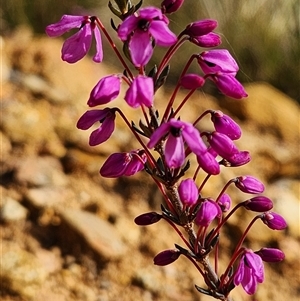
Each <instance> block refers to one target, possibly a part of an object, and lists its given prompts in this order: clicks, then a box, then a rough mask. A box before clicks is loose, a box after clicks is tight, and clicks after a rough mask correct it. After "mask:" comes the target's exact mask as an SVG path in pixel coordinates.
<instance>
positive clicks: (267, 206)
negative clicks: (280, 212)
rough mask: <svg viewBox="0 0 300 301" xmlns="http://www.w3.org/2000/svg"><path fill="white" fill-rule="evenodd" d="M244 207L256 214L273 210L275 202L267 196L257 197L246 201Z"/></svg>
mask: <svg viewBox="0 0 300 301" xmlns="http://www.w3.org/2000/svg"><path fill="white" fill-rule="evenodd" d="M244 207H245V208H246V209H248V210H251V211H255V212H266V211H269V210H271V209H272V208H273V202H272V201H271V200H270V199H268V198H267V197H265V196H256V197H254V198H251V199H249V200H247V201H245V202H244Z"/></svg>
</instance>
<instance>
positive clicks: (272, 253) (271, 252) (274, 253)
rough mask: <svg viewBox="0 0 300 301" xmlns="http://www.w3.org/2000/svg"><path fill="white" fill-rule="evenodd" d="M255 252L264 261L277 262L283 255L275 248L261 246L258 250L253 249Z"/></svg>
mask: <svg viewBox="0 0 300 301" xmlns="http://www.w3.org/2000/svg"><path fill="white" fill-rule="evenodd" d="M255 254H257V255H259V256H260V257H261V259H262V260H263V261H265V262H279V261H282V260H283V259H284V257H285V255H284V253H283V252H282V251H281V250H279V249H275V248H261V249H260V250H259V251H255Z"/></svg>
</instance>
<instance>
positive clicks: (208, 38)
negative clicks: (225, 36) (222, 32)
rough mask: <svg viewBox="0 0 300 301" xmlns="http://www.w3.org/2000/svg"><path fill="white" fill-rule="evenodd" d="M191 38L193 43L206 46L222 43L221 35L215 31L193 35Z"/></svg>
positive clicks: (215, 45)
mask: <svg viewBox="0 0 300 301" xmlns="http://www.w3.org/2000/svg"><path fill="white" fill-rule="evenodd" d="M189 40H190V42H192V43H193V44H195V45H197V46H200V47H204V48H211V47H217V46H219V45H220V44H221V43H222V40H221V37H220V36H219V35H218V34H216V33H214V32H210V33H208V34H205V35H203V36H198V37H191V38H190V39H189Z"/></svg>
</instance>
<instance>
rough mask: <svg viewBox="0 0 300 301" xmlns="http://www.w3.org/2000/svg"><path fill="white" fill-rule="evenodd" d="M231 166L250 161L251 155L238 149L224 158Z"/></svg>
mask: <svg viewBox="0 0 300 301" xmlns="http://www.w3.org/2000/svg"><path fill="white" fill-rule="evenodd" d="M226 160H227V161H228V162H229V163H230V166H231V167H237V166H242V165H245V164H247V163H249V162H250V160H251V157H250V153H249V152H248V151H240V152H238V153H236V154H233V155H232V156H231V157H230V158H227V159H226Z"/></svg>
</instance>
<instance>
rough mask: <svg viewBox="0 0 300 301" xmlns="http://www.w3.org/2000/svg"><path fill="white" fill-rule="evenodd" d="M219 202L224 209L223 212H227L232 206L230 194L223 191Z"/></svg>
mask: <svg viewBox="0 0 300 301" xmlns="http://www.w3.org/2000/svg"><path fill="white" fill-rule="evenodd" d="M218 204H219V206H220V208H221V210H222V212H227V211H228V210H229V209H230V207H231V198H230V196H229V194H227V193H223V194H222V195H221V197H220V198H219V200H218Z"/></svg>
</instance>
